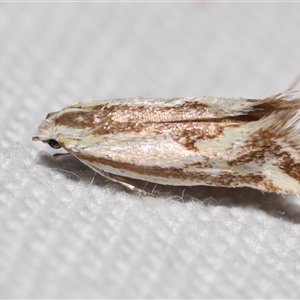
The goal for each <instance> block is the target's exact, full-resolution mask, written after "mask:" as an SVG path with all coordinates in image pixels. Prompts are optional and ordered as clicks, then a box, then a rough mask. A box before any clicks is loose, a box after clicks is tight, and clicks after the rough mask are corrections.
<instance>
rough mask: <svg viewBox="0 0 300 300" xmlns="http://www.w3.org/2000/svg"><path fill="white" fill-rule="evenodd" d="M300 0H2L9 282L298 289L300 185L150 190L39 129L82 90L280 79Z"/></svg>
mask: <svg viewBox="0 0 300 300" xmlns="http://www.w3.org/2000/svg"><path fill="white" fill-rule="evenodd" d="M299 11H300V3H209V2H206V3H1V4H0V103H1V109H0V128H1V131H0V134H1V138H0V143H1V149H0V297H1V298H3V297H8V298H16V297H21V298H27V297H39V298H40V297H42V298H46V297H53V298H58V297H64V298H75V297H77V298H78V297H84V298H92V297H93V298H95V297H98V298H101V297H102V298H103V297H107V298H108V297H115V298H116V297H125V298H130V297H131V298H132V297H143V298H145V297H146V298H158V297H159V298H162V297H164V298H170V297H172V298H178V297H184V298H192V297H194V298H195V297H197V298H203V297H207V298H215V297H218V298H228V297H232V298H237V297H247V298H254V297H264V298H269V297H270V298H271V297H272V298H297V297H299V295H300V225H299V222H300V200H299V198H297V197H295V196H286V197H283V196H280V195H274V194H265V195H264V194H262V193H261V192H259V191H256V190H251V189H232V190H230V189H225V188H210V187H193V188H181V187H177V188H172V187H163V186H158V187H156V190H157V192H158V193H159V195H160V196H159V197H158V198H157V199H149V198H147V197H142V196H140V195H136V194H134V193H130V192H128V191H126V190H125V189H124V188H122V187H120V186H119V185H118V184H114V183H110V182H107V181H106V180H104V179H103V178H102V177H101V176H99V175H98V176H94V173H93V172H92V171H90V170H89V169H88V168H86V167H85V166H83V165H82V164H81V163H79V162H78V161H77V160H76V159H73V158H64V159H62V160H59V161H57V160H55V159H54V158H53V157H52V154H53V153H55V151H54V150H53V149H51V148H50V147H49V146H47V145H43V144H42V143H33V142H32V141H31V137H32V136H33V135H34V133H35V130H36V128H37V126H38V125H39V124H40V121H41V120H42V119H43V118H44V117H45V116H46V114H47V113H48V112H51V111H56V110H59V109H60V108H62V107H63V106H64V105H67V104H69V103H72V102H77V101H90V100H95V99H99V100H103V99H110V98H118V97H120V98H123V97H135V96H144V97H160V96H162V97H168V96H169V97H170V96H203V95H211V96H228V97H229V96H245V97H265V96H268V95H270V94H274V93H278V92H281V91H283V90H284V89H285V88H287V87H288V86H289V84H290V83H292V81H293V80H294V79H295V77H296V76H297V75H298V74H299V73H300V63H299V62H300V51H299V49H300V38H299V28H300V18H299ZM137 184H139V186H140V187H143V186H144V183H137ZM147 187H148V188H149V189H152V188H153V187H155V186H154V185H153V184H148V185H147ZM182 197H183V199H182Z"/></svg>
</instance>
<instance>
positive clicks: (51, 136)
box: [32, 112, 61, 149]
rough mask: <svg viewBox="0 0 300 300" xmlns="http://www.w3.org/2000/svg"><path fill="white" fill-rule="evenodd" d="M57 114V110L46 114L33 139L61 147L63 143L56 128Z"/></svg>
mask: <svg viewBox="0 0 300 300" xmlns="http://www.w3.org/2000/svg"><path fill="white" fill-rule="evenodd" d="M56 115H57V112H53V113H49V114H48V115H47V116H46V119H45V120H43V121H42V123H41V125H40V126H39V127H38V130H37V133H36V135H35V136H34V137H32V140H33V141H42V142H43V143H47V144H48V145H49V146H50V147H52V148H54V149H59V148H61V145H60V143H59V141H58V135H57V132H56V130H55V118H56Z"/></svg>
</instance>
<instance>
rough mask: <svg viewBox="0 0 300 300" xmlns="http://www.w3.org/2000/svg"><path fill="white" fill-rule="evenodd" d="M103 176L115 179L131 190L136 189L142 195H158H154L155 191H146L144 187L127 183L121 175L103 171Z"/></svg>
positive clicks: (114, 180)
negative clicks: (140, 187)
mask: <svg viewBox="0 0 300 300" xmlns="http://www.w3.org/2000/svg"><path fill="white" fill-rule="evenodd" d="M101 175H102V176H104V177H105V178H107V179H109V180H111V181H113V182H116V183H119V184H121V185H123V186H125V187H126V188H127V189H129V190H131V191H134V192H137V193H140V194H142V195H145V196H148V197H154V198H156V195H154V194H153V193H150V192H146V191H144V190H142V189H139V188H137V187H136V186H134V185H132V184H130V183H127V182H125V181H123V180H122V179H121V178H120V177H118V176H115V175H112V174H105V175H103V173H102V174H101Z"/></svg>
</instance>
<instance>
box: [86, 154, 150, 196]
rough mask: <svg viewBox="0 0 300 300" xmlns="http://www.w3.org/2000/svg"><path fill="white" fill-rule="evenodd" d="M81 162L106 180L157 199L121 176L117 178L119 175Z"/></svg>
mask: <svg viewBox="0 0 300 300" xmlns="http://www.w3.org/2000/svg"><path fill="white" fill-rule="evenodd" d="M81 161H82V162H83V163H84V164H86V165H87V166H88V167H90V168H91V169H92V170H93V171H95V172H96V173H98V174H100V175H101V176H103V177H104V178H106V179H108V180H111V181H113V182H116V183H119V184H121V185H123V186H125V187H126V188H127V189H129V190H131V191H135V192H138V193H140V194H142V195H145V196H148V197H154V198H156V195H154V194H153V193H150V192H146V191H144V190H142V189H139V188H137V187H136V186H134V185H132V184H130V183H127V182H125V179H124V178H123V177H121V176H117V175H114V174H111V173H106V172H104V171H103V170H101V169H100V168H98V167H97V166H95V165H93V164H91V163H89V162H88V161H86V160H83V159H81Z"/></svg>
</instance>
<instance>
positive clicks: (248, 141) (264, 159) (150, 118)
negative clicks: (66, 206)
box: [32, 89, 300, 196]
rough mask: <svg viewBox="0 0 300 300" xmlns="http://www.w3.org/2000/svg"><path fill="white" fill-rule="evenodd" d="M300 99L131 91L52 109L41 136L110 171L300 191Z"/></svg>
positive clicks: (113, 175)
mask: <svg viewBox="0 0 300 300" xmlns="http://www.w3.org/2000/svg"><path fill="white" fill-rule="evenodd" d="M299 108H300V98H293V97H292V96H291V90H290V89H289V90H287V91H286V92H284V93H281V94H277V95H274V96H271V97H267V98H264V99H248V98H215V97H183V98H155V99H153V98H141V97H137V98H126V99H113V100H104V101H93V102H86V103H84V102H83V103H74V104H71V105H68V106H66V107H64V108H62V109H61V110H60V111H57V112H52V113H49V114H48V115H47V117H46V119H45V120H44V121H43V122H42V123H41V125H40V126H39V127H38V130H37V133H36V135H35V136H34V137H33V138H32V139H33V140H34V141H38V140H39V141H42V142H44V143H48V144H49V145H50V146H51V147H53V148H55V149H57V148H60V147H63V148H64V149H65V150H66V151H67V152H69V153H70V154H71V155H73V156H75V157H77V158H78V159H79V160H80V161H82V162H83V163H84V164H86V165H87V166H89V167H90V168H91V169H93V170H94V171H95V172H97V173H99V174H101V175H102V176H103V177H105V178H107V179H109V180H111V181H114V182H118V183H120V184H121V185H123V186H125V187H126V188H128V189H130V190H134V191H137V192H140V193H142V194H144V195H148V196H154V195H153V194H152V193H148V192H147V191H144V190H142V189H139V188H137V187H135V186H134V185H132V184H130V183H128V182H127V181H126V178H135V179H141V180H144V181H149V182H153V183H158V184H163V185H180V186H194V185H208V186H222V187H231V188H235V187H251V188H254V189H259V190H261V191H265V192H276V193H282V194H298V195H299V194H300V131H299V123H300V121H299V120H300V113H299Z"/></svg>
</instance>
